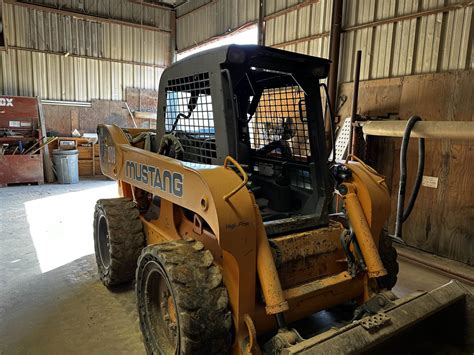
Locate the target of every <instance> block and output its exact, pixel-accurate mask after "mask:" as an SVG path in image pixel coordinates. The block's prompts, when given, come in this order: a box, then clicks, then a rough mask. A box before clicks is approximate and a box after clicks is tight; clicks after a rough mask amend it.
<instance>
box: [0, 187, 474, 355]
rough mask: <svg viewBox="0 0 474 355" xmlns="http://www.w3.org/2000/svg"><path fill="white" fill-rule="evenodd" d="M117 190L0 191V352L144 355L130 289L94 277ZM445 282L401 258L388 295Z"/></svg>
mask: <svg viewBox="0 0 474 355" xmlns="http://www.w3.org/2000/svg"><path fill="white" fill-rule="evenodd" d="M116 191H117V189H116V185H115V183H114V182H112V181H109V180H99V181H93V180H84V181H81V182H80V183H79V184H77V185H43V186H17V187H7V188H3V189H0V206H1V207H2V209H1V215H0V275H1V276H0V277H1V278H0V320H1V321H0V354H17V353H19V354H25V353H31V354H57V353H69V354H83V353H87V354H108V353H127V354H134V353H137V354H140V353H144V348H143V345H142V341H141V335H140V330H139V327H138V320H137V313H136V309H135V295H134V291H133V286H129V287H126V288H124V289H122V290H120V291H118V292H114V293H112V292H109V291H107V290H106V289H105V287H103V286H102V284H101V283H100V281H99V280H98V277H97V274H96V264H95V257H94V246H93V240H92V218H93V209H94V204H95V201H96V200H97V199H99V198H108V197H114V196H116ZM466 268H467V267H466ZM467 269H468V272H470V271H472V268H470V270H469V268H467ZM450 279H451V277H449V276H447V275H444V274H441V273H439V272H437V271H434V270H432V269H428V268H426V267H423V266H421V265H420V264H417V263H414V262H411V261H408V260H407V259H404V258H402V259H400V274H399V282H398V284H397V286H396V288H395V289H394V292H395V293H396V294H398V295H399V296H403V295H405V294H407V293H410V292H412V291H418V290H431V289H433V288H435V287H437V286H439V285H442V284H444V283H446V282H447V281H449V280H450Z"/></svg>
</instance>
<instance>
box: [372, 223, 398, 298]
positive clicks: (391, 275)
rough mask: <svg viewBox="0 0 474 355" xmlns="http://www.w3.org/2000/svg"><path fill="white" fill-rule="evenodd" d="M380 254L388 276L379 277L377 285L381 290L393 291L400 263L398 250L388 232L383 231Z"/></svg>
mask: <svg viewBox="0 0 474 355" xmlns="http://www.w3.org/2000/svg"><path fill="white" fill-rule="evenodd" d="M379 254H380V258H381V259H382V263H383V266H384V267H385V270H387V275H385V276H382V277H379V278H378V279H377V283H378V286H379V288H381V289H387V290H391V289H392V288H393V287H394V286H395V284H396V283H397V276H398V269H399V268H398V262H397V257H398V254H397V250H396V249H395V248H394V247H393V245H392V241H391V240H390V238H389V237H388V232H387V231H386V230H383V231H382V233H381V235H380V240H379Z"/></svg>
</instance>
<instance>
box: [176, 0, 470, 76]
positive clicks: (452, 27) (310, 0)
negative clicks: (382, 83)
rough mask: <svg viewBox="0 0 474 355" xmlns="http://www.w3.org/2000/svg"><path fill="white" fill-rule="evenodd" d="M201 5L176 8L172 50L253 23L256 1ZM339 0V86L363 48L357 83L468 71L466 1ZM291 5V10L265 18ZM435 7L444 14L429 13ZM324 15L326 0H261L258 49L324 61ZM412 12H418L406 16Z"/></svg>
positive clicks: (328, 12)
mask: <svg viewBox="0 0 474 355" xmlns="http://www.w3.org/2000/svg"><path fill="white" fill-rule="evenodd" d="M209 2H210V1H209V0H207V1H203V0H200V1H190V2H188V3H187V4H186V5H183V6H182V7H180V8H179V12H178V16H180V17H179V19H178V21H177V33H178V42H177V43H178V50H183V49H186V48H188V47H191V46H193V45H195V44H197V43H200V42H202V41H204V40H206V39H207V38H210V37H212V36H216V35H221V34H224V33H225V32H226V30H228V29H232V28H236V27H238V26H242V25H243V24H245V21H246V20H247V22H251V21H255V20H256V19H257V18H258V1H257V0H254V1H252V0H239V1H226V0H215V1H211V2H210V3H211V4H209V5H205V4H206V3H209ZM344 3H345V9H344V19H345V22H344V24H343V28H344V29H346V31H345V32H344V34H343V38H342V53H341V58H342V63H341V70H340V81H342V82H347V81H352V79H353V71H354V62H355V53H356V51H357V50H358V49H361V50H362V51H363V62H362V70H361V79H362V80H367V79H378V78H385V77H397V76H404V75H411V74H420V73H431V72H442V71H447V70H457V69H470V68H473V66H474V59H473V58H474V56H473V53H474V52H473V48H472V33H473V32H474V31H473V30H472V28H473V23H472V1H462V0H383V1H382V0H345V1H344ZM295 5H298V8H296V7H295ZM292 7H293V8H295V10H292V11H287V12H285V13H283V14H281V15H278V16H272V14H275V13H277V12H278V11H281V10H284V9H291V8H292ZM443 7H449V10H448V11H444V12H436V10H437V9H440V8H443ZM249 9H252V11H250V12H249ZM331 12H332V0H320V1H315V0H306V1H301V0H300V1H298V0H267V1H266V16H267V20H266V32H265V37H266V44H267V45H270V46H274V47H279V48H282V49H286V50H290V51H295V52H300V53H304V54H311V55H316V56H321V57H328V55H329V31H330V24H331ZM419 12H424V15H423V16H418V17H417V16H414V14H416V13H419ZM433 12H435V13H433ZM186 13H188V14H187V15H185V14H186ZM400 17H401V18H400ZM407 17H408V18H407ZM374 22H377V23H374Z"/></svg>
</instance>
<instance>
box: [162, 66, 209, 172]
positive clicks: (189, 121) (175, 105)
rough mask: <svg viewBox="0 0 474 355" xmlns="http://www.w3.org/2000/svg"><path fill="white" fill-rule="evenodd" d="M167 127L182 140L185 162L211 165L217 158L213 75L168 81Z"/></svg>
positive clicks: (198, 75) (168, 130) (207, 74)
mask: <svg viewBox="0 0 474 355" xmlns="http://www.w3.org/2000/svg"><path fill="white" fill-rule="evenodd" d="M165 128H166V131H167V132H173V133H174V134H175V135H176V136H177V137H178V138H179V140H180V141H181V144H182V145H183V148H184V157H183V159H184V160H185V161H191V162H197V163H205V164H210V163H211V159H212V158H216V157H217V152H216V143H215V130H214V116H213V111H212V99H211V88H210V82H209V73H200V74H196V75H192V76H187V77H183V78H177V79H172V80H169V81H168V86H167V88H166V112H165Z"/></svg>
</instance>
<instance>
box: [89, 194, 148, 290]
mask: <svg viewBox="0 0 474 355" xmlns="http://www.w3.org/2000/svg"><path fill="white" fill-rule="evenodd" d="M139 215H140V213H139V211H138V209H137V207H136V205H135V203H134V202H132V201H130V200H129V199H127V198H113V199H102V200H98V201H97V203H96V205H95V211H94V249H95V256H96V262H97V269H98V272H99V277H100V280H101V281H102V283H103V284H104V285H105V286H107V287H108V288H113V287H114V286H117V285H120V284H124V283H127V282H130V281H132V280H133V278H134V277H135V270H136V265H137V260H138V257H139V256H140V253H141V251H142V249H143V247H144V246H145V237H144V235H143V231H142V229H143V226H142V222H141V221H140V218H139ZM104 221H105V227H104ZM101 228H106V230H107V233H108V243H107V245H104V244H101V238H103V237H101V233H102V231H101ZM101 245H102V246H103V247H102V248H103V249H104V250H105V249H107V250H106V251H102V253H103V254H104V253H105V254H107V251H108V256H109V257H108V263H107V262H104V260H103V259H102V256H101V250H100V248H101Z"/></svg>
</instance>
